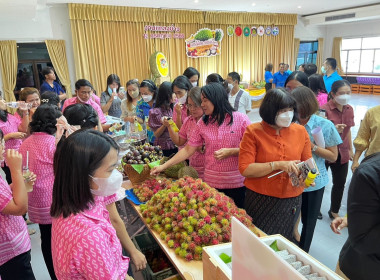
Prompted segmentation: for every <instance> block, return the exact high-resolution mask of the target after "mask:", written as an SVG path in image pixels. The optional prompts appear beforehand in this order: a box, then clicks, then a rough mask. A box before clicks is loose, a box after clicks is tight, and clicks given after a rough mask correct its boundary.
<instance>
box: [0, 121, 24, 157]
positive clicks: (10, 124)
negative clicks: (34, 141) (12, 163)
mask: <svg viewBox="0 0 380 280" xmlns="http://www.w3.org/2000/svg"><path fill="white" fill-rule="evenodd" d="M20 124H21V119H20V118H17V117H15V116H14V115H12V114H8V117H7V121H6V122H3V121H1V120H0V129H1V130H2V131H3V133H4V136H5V135H7V134H9V133H13V132H18V126H19V125H20ZM21 143H22V139H13V138H12V139H9V140H7V141H5V150H8V149H15V150H18V149H19V148H20V146H21ZM4 157H5V163H7V158H6V154H4Z"/></svg>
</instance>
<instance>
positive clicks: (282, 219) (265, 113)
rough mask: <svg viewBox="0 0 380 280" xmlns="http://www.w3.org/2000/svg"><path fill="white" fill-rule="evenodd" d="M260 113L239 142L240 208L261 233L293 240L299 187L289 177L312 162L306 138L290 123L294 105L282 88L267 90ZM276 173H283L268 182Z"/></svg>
mask: <svg viewBox="0 0 380 280" xmlns="http://www.w3.org/2000/svg"><path fill="white" fill-rule="evenodd" d="M259 112H260V116H261V118H262V121H261V122H258V123H254V124H251V125H250V126H248V128H247V129H246V131H245V133H244V137H243V140H242V141H241V144H240V154H239V170H240V172H241V174H242V175H243V176H244V177H246V179H245V181H244V183H245V186H246V187H247V193H246V198H245V209H246V211H247V213H248V215H250V216H251V217H252V218H253V223H254V224H255V225H256V226H257V227H258V228H260V229H261V230H263V231H264V232H265V233H267V234H281V235H283V236H284V237H285V238H288V239H289V240H292V239H293V228H294V225H295V223H296V221H297V218H298V215H299V211H300V209H301V194H302V192H303V189H304V186H303V185H301V186H297V187H295V186H293V185H292V182H291V179H290V177H289V175H288V173H291V172H292V173H295V174H298V173H299V168H298V166H297V163H299V162H300V161H305V160H308V159H309V158H311V156H312V155H311V148H310V139H309V135H308V134H307V131H306V130H305V128H304V127H303V126H301V125H299V124H295V123H293V122H294V121H295V119H296V113H297V106H296V102H295V101H294V99H293V98H292V97H291V96H290V94H289V93H288V92H287V91H286V90H285V89H284V88H276V89H272V90H270V91H268V92H267V94H266V95H265V97H264V100H263V102H262V104H261V106H260V111H259ZM279 171H284V172H283V173H281V174H279V175H276V176H273V177H271V178H268V176H270V175H273V174H274V173H277V172H279Z"/></svg>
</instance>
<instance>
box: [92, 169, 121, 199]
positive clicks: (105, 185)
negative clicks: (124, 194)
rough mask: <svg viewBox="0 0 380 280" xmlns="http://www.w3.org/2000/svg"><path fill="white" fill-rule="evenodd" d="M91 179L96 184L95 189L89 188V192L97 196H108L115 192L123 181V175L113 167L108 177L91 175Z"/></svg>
mask: <svg viewBox="0 0 380 280" xmlns="http://www.w3.org/2000/svg"><path fill="white" fill-rule="evenodd" d="M90 177H91V178H92V181H93V182H94V183H95V184H96V185H97V186H98V189H97V190H93V189H91V193H92V194H93V195H97V196H110V195H113V194H115V193H116V192H117V191H118V190H119V189H120V187H121V184H122V183H123V175H122V174H121V173H120V172H119V171H117V170H116V169H114V170H113V171H112V173H111V176H109V177H108V178H96V177H92V176H91V175H90Z"/></svg>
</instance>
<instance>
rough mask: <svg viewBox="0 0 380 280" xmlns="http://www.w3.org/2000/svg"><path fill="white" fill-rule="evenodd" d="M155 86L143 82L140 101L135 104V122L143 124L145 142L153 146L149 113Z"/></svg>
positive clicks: (145, 81) (151, 83) (154, 94)
mask: <svg viewBox="0 0 380 280" xmlns="http://www.w3.org/2000/svg"><path fill="white" fill-rule="evenodd" d="M157 91H158V89H157V86H156V85H155V84H154V83H153V81H151V80H143V81H142V82H141V84H140V94H141V97H142V99H140V100H139V101H137V104H136V116H137V121H138V122H139V123H140V124H144V125H145V127H146V133H147V138H148V139H147V140H148V142H149V143H151V144H152V145H153V143H154V140H155V137H154V133H153V131H152V130H151V129H150V128H149V125H148V120H149V111H150V109H152V108H153V106H154V103H155V100H156V95H157Z"/></svg>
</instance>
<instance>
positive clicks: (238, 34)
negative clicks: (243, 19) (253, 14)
mask: <svg viewBox="0 0 380 280" xmlns="http://www.w3.org/2000/svg"><path fill="white" fill-rule="evenodd" d="M242 33H243V30H242V29H241V27H240V26H238V27H236V28H235V34H236V36H238V37H240V36H241V34H242Z"/></svg>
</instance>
